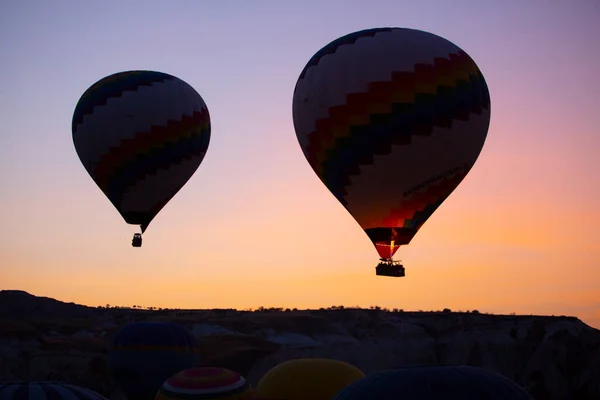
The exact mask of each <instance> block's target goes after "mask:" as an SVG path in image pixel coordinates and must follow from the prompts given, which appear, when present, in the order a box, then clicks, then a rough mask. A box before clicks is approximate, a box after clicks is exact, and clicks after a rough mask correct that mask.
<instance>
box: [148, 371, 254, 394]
mask: <svg viewBox="0 0 600 400" xmlns="http://www.w3.org/2000/svg"><path fill="white" fill-rule="evenodd" d="M250 398H252V388H251V387H250V384H249V383H248V382H247V381H246V379H245V378H244V377H243V376H241V375H240V374H238V373H237V372H233V371H231V370H229V369H227V368H217V367H197V368H190V369H186V370H185V371H181V372H178V373H176V374H175V375H173V376H171V377H170V378H169V379H167V380H166V381H165V383H163V385H162V387H161V388H160V390H159V391H158V393H157V394H156V398H155V400H213V399H214V400H217V399H218V400H243V399H250Z"/></svg>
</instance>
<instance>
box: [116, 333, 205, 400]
mask: <svg viewBox="0 0 600 400" xmlns="http://www.w3.org/2000/svg"><path fill="white" fill-rule="evenodd" d="M196 350H197V347H196V339H195V337H194V335H193V334H192V333H191V332H190V331H189V330H188V329H186V328H185V327H183V326H181V325H178V324H175V323H171V322H134V323H130V324H128V325H126V326H124V327H123V328H121V329H120V330H119V331H118V332H117V333H116V334H115V336H114V337H113V338H112V340H111V344H110V346H109V353H108V361H109V366H110V369H111V372H112V375H113V377H114V379H115V381H116V382H117V384H118V385H119V386H120V388H121V390H122V391H123V393H124V394H125V396H127V398H128V399H129V400H152V399H154V396H155V395H156V392H157V391H158V389H159V388H160V387H161V385H162V384H163V382H164V381H165V380H166V379H167V378H169V377H170V376H171V375H173V374H175V373H177V372H179V371H183V370H185V369H188V368H193V367H195V366H196V365H197V353H196Z"/></svg>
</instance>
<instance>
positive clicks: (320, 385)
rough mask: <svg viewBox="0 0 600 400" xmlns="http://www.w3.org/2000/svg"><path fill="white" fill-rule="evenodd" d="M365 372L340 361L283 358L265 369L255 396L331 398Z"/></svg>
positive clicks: (300, 399)
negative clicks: (269, 368) (268, 368)
mask: <svg viewBox="0 0 600 400" xmlns="http://www.w3.org/2000/svg"><path fill="white" fill-rule="evenodd" d="M364 376H365V374H364V373H363V372H362V371H361V370H360V369H358V368H356V367H355V366H353V365H351V364H348V363H346V362H343V361H338V360H331V359H323V358H302V359H295V360H289V361H285V362H283V363H281V364H279V365H277V366H275V367H273V368H272V369H271V370H270V371H269V372H267V373H266V374H265V375H264V376H263V377H262V379H261V380H260V382H259V383H258V385H257V387H256V395H258V396H260V398H261V399H262V398H264V399H273V400H308V399H310V400H331V399H333V398H334V396H335V395H336V394H337V393H338V392H339V391H340V390H342V389H343V388H344V387H346V386H348V385H349V384H350V383H352V382H354V381H356V380H358V379H361V378H363V377H364Z"/></svg>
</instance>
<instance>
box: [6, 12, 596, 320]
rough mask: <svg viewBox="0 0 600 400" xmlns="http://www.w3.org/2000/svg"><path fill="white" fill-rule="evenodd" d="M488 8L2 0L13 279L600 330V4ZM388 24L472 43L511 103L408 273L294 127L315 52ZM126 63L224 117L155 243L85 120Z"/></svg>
mask: <svg viewBox="0 0 600 400" xmlns="http://www.w3.org/2000/svg"><path fill="white" fill-rule="evenodd" d="M109 3H110V2H109ZM481 3H484V4H480V3H473V2H463V1H456V2H452V4H451V5H450V3H448V2H444V1H439V2H433V1H430V2H428V1H421V2H418V4H417V3H414V2H413V3H408V2H398V1H381V2H377V3H376V4H375V3H371V2H368V1H347V2H346V1H344V2H342V1H328V2H326V4H325V3H322V2H320V1H317V0H314V1H307V2H302V3H301V4H300V3H299V4H296V5H293V4H292V3H288V2H277V1H257V2H253V5H252V7H250V6H248V5H247V3H244V2H242V1H232V2H229V3H227V4H228V5H227V6H225V5H221V4H219V5H217V4H216V3H215V4H211V5H203V4H202V3H200V2H191V1H190V2H179V3H178V5H177V7H170V8H165V9H162V7H161V6H160V5H158V3H156V4H153V5H150V6H144V7H140V6H139V4H141V3H139V4H138V3H136V2H135V1H132V2H127V3H126V4H122V3H116V2H115V3H114V4H113V5H112V6H111V5H110V4H109V5H108V6H106V5H104V3H103V5H102V6H100V5H93V4H87V3H86V4H83V3H79V2H75V1H63V2H60V3H58V5H53V6H52V7H49V5H48V4H47V3H46V2H41V1H40V2H38V3H37V6H34V4H35V2H34V3H31V2H28V3H27V5H25V4H20V3H17V2H13V3H12V4H8V3H4V4H2V5H1V6H0V49H2V52H3V59H4V60H5V62H4V63H3V64H2V67H1V68H2V69H1V70H2V78H3V90H2V92H1V94H0V121H2V132H3V133H2V136H1V137H2V146H0V152H1V153H0V163H1V168H0V184H1V187H2V200H3V202H2V203H3V207H2V209H0V228H1V230H0V235H1V236H0V239H1V240H0V257H1V258H0V289H22V290H26V291H28V292H30V293H32V294H35V295H41V296H50V297H54V298H58V299H60V300H64V301H74V302H77V303H82V304H89V305H99V304H107V303H108V304H113V305H126V306H131V305H134V304H136V305H137V304H141V305H144V306H157V307H179V308H213V307H214V308H216V307H236V308H249V307H258V306H261V305H262V306H283V307H297V308H304V307H321V306H329V305H341V304H343V305H347V306H352V305H360V306H370V305H379V306H383V307H389V308H402V309H405V310H441V309H443V308H446V307H448V308H451V309H453V310H467V309H468V310H472V309H477V310H479V311H481V312H493V313H511V312H515V313H518V314H549V315H552V314H554V315H562V314H564V315H574V316H577V317H579V318H581V319H582V320H583V321H585V322H586V323H588V324H590V325H592V326H594V327H596V328H600V273H599V267H600V265H599V263H600V246H598V240H597V239H596V238H597V237H598V234H597V232H596V231H597V228H596V227H597V226H598V225H599V224H600V212H599V211H598V208H597V204H600V178H599V174H598V173H599V172H600V167H599V166H598V165H599V161H598V154H600V139H599V138H600V135H599V128H598V127H599V122H600V121H599V120H600V118H599V116H598V113H597V112H596V108H597V104H600V94H599V93H600V79H599V78H598V73H597V71H600V60H599V58H598V54H597V53H598V52H597V51H595V49H596V46H597V43H596V38H597V37H599V35H600V28H599V27H598V25H597V23H596V22H597V17H598V15H600V14H599V13H600V10H599V7H600V6H598V4H596V3H594V2H574V3H572V4H571V3H569V4H567V3H566V2H553V3H548V2H543V1H528V2H520V1H518V0H514V1H505V2H481ZM117 4H118V5H119V6H118V7H117ZM232 4H233V5H235V7H234V6H232ZM342 4H344V5H345V6H343V7H342ZM116 8H118V9H119V13H115V12H114V10H115V9H116ZM377 26H400V27H409V28H417V29H422V30H426V31H429V32H432V33H435V34H438V35H441V36H443V37H446V38H447V39H449V40H451V41H453V42H454V43H456V44H457V45H458V46H460V47H462V48H463V49H464V50H465V51H467V52H468V53H469V54H470V55H471V56H472V57H473V58H474V60H475V61H476V62H477V63H478V65H479V67H480V69H481V70H482V72H483V74H484V75H485V77H486V80H487V82H488V85H489V88H490V94H491V99H492V122H491V126H490V131H489V133H488V140H487V142H486V144H485V146H484V148H483V151H482V153H481V156H480V158H479V160H478V162H477V163H476V164H475V167H474V168H473V170H472V171H471V173H470V174H469V175H468V176H467V178H466V179H465V180H464V181H463V183H462V184H461V185H460V186H459V188H458V189H457V190H456V191H455V192H454V193H453V194H452V195H451V196H450V198H448V200H447V201H446V202H445V203H444V204H443V205H442V206H441V207H440V208H439V209H438V210H437V211H436V213H435V214H434V215H433V216H432V217H431V218H430V219H429V221H428V222H427V223H426V224H425V225H424V227H423V228H422V229H421V231H420V232H419V233H418V234H417V236H416V237H415V239H414V240H413V241H412V243H411V244H410V245H409V246H408V247H406V248H401V249H400V250H399V252H398V253H397V256H399V257H400V258H401V259H402V260H403V261H404V264H405V266H406V268H407V270H406V277H405V278H403V279H391V278H383V277H377V276H375V272H374V267H375V265H376V263H377V253H376V251H375V250H374V248H373V246H372V244H371V243H370V241H369V240H368V238H367V236H366V235H365V234H364V232H363V231H362V230H361V229H360V227H359V226H358V225H357V224H356V222H354V220H353V219H352V217H351V216H350V215H349V214H348V213H347V212H346V211H345V210H344V208H343V207H342V206H341V205H340V204H339V203H338V202H337V200H335V198H334V197H333V196H332V195H331V194H330V193H329V192H328V191H327V189H326V188H325V187H324V186H323V184H322V183H321V182H320V181H319V179H318V178H317V177H316V175H315V174H314V172H313V171H312V170H311V168H310V166H309V165H308V163H307V162H306V160H305V159H304V156H303V154H302V152H301V150H300V147H299V145H298V143H297V140H296V137H295V133H294V128H293V124H292V117H291V99H292V92H293V88H294V85H295V83H296V79H297V78H298V75H299V74H300V71H301V70H302V68H303V67H304V65H305V64H306V62H307V61H308V59H309V58H310V57H311V56H312V55H313V54H314V53H315V52H316V51H317V50H319V49H320V48H321V47H322V46H324V45H326V44H327V43H329V42H330V41H331V40H333V39H335V38H337V37H339V36H341V35H344V34H346V33H350V32H352V31H356V30H360V29H365V28H371V27H377ZM126 69H154V70H159V71H162V72H166V73H170V74H173V75H176V76H178V77H180V78H182V79H184V80H185V81H187V82H188V83H189V84H191V85H192V86H194V88H195V89H196V90H198V92H199V93H200V94H201V95H202V97H203V98H204V100H205V101H206V103H207V105H208V108H209V110H210V113H211V119H212V127H213V128H212V129H213V131H212V138H211V143H210V147H209V150H208V153H207V156H206V158H205V160H204V162H203V163H202V165H201V166H200V168H199V169H198V171H197V172H196V174H195V175H194V176H193V177H192V179H191V180H190V181H189V182H188V184H187V185H186V186H185V187H184V188H183V189H182V190H181V191H180V192H179V193H178V194H177V195H176V196H175V198H173V200H172V201H171V202H170V203H169V204H168V205H167V206H166V207H165V208H164V209H163V210H162V211H161V213H160V214H159V215H158V216H157V217H156V219H155V220H154V221H153V222H152V224H151V226H150V227H149V228H148V231H147V232H146V234H145V235H144V246H143V247H142V248H141V249H133V248H132V247H131V246H130V240H131V235H132V233H133V232H135V231H136V228H135V227H133V226H128V225H127V224H126V223H125V222H124V221H123V220H122V219H121V217H120V216H119V214H118V213H117V211H116V210H115V209H114V208H113V206H112V205H111V204H110V202H109V201H108V199H106V198H105V197H104V195H103V194H102V192H101V191H100V190H99V189H98V188H97V187H96V185H95V184H94V182H93V181H92V180H91V179H90V178H89V176H88V175H87V173H86V172H85V170H84V168H83V166H82V165H81V163H80V161H79V159H78V158H77V154H76V153H75V150H74V147H73V143H72V139H71V131H70V123H71V117H72V113H73V109H74V107H75V104H76V103H77V100H78V99H79V97H80V96H81V94H82V93H83V91H84V90H85V89H86V88H87V87H88V86H89V85H91V84H92V83H94V82H95V81H96V80H98V79H100V78H102V77H104V76H106V75H109V74H112V73H114V72H117V71H121V70H126ZM240 237H241V238H242V239H241V241H240V240H239V239H236V238H240ZM234 239H235V240H234Z"/></svg>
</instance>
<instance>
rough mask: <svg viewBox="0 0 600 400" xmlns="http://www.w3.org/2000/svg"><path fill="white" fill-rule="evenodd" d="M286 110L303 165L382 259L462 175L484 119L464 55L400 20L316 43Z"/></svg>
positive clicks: (485, 97) (479, 90)
mask: <svg viewBox="0 0 600 400" xmlns="http://www.w3.org/2000/svg"><path fill="white" fill-rule="evenodd" d="M292 108H293V119H294V128H295V130H296V136H297V138H298V142H299V144H300V146H301V148H302V151H303V153H304V155H305V157H306V159H307V160H308V162H309V164H310V165H311V167H312V168H313V170H314V171H315V172H316V174H317V175H318V176H319V178H320V179H321V181H322V182H323V183H324V184H325V185H326V186H327V188H328V189H329V190H330V191H331V193H332V194H333V195H334V196H335V197H336V198H337V200H338V201H339V202H340V203H342V205H343V206H344V207H345V208H346V209H347V210H348V211H349V212H350V214H351V215H352V216H353V217H354V219H355V220H356V221H357V222H358V223H359V225H360V226H361V227H362V228H363V229H364V230H365V232H366V233H367V235H368V236H369V238H370V239H371V241H372V242H373V244H374V245H375V248H376V250H377V251H378V253H379V255H380V256H381V257H384V258H391V257H392V255H393V254H394V253H395V252H396V250H397V249H398V247H399V246H401V245H405V244H408V243H409V242H410V241H411V240H412V238H413V237H414V236H415V234H416V233H417V231H418V230H419V229H420V228H421V226H422V225H423V224H424V223H425V221H427V219H428V218H429V217H430V216H431V215H432V213H433V212H434V211H435V210H436V209H437V208H438V207H439V206H440V204H441V203H442V202H443V201H444V200H445V199H446V198H447V197H448V196H449V195H450V194H451V193H452V191H453V190H454V189H455V188H456V187H457V186H458V184H459V183H460V182H461V181H462V180H463V178H464V177H465V175H466V174H467V173H468V172H469V170H470V169H471V167H472V166H473V164H474V163H475V161H476V160H477V158H478V156H479V153H480V152H481V149H482V147H483V144H484V142H485V139H486V136H487V131H488V127H489V123H490V96H489V92H488V88H487V85H486V82H485V80H484V78H483V75H482V73H481V71H480V70H479V68H478V67H477V65H476V64H475V62H474V61H473V60H472V59H471V57H469V55H468V54H467V53H465V52H464V51H463V50H462V49H461V48H459V47H458V46H456V45H455V44H453V43H452V42H450V41H448V40H446V39H444V38H442V37H439V36H436V35H434V34H431V33H428V32H423V31H420V30H415V29H404V28H376V29H369V30H363V31H359V32H354V33H351V34H349V35H346V36H344V37H341V38H339V39H337V40H334V41H333V42H331V43H329V44H328V45H327V46H325V47H323V48H322V49H321V50H319V51H318V52H317V53H316V54H315V55H314V56H313V57H312V58H311V59H310V61H309V62H308V63H307V64H306V66H305V67H304V70H303V71H302V73H301V74H300V77H299V78H298V81H297V83H296V87H295V90H294V96H293V105H292Z"/></svg>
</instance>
